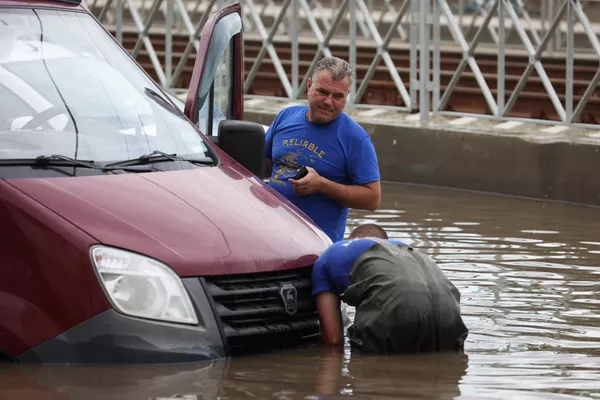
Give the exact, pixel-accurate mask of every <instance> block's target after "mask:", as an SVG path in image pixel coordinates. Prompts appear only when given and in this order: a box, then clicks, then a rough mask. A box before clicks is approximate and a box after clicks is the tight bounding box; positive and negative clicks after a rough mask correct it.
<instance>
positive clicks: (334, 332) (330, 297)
mask: <svg viewBox="0 0 600 400" xmlns="http://www.w3.org/2000/svg"><path fill="white" fill-rule="evenodd" d="M316 300H317V311H318V313H319V322H320V324H321V340H322V341H323V344H325V345H328V346H343V344H344V331H343V327H342V313H341V312H340V299H339V297H338V296H337V295H336V294H334V293H332V292H321V293H319V294H317V297H316Z"/></svg>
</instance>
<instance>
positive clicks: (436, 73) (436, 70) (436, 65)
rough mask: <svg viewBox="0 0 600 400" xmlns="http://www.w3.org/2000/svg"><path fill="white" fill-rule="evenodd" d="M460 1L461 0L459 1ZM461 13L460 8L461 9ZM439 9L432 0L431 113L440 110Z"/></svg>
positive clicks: (436, 2)
mask: <svg viewBox="0 0 600 400" xmlns="http://www.w3.org/2000/svg"><path fill="white" fill-rule="evenodd" d="M461 3H462V1H461ZM461 14H462V9H461ZM441 15H442V14H441V10H440V5H439V3H438V0H433V21H432V23H433V113H434V114H435V113H436V112H438V111H441V110H440V84H441V82H440V75H441V65H440V63H441V54H440V52H441V49H440V17H441Z"/></svg>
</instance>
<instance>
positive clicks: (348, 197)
mask: <svg viewBox="0 0 600 400" xmlns="http://www.w3.org/2000/svg"><path fill="white" fill-rule="evenodd" d="M307 169H308V175H306V176H305V177H304V178H302V179H299V180H295V179H290V180H289V181H290V182H291V183H292V184H293V185H294V190H295V192H296V193H297V194H298V195H307V194H311V193H315V192H319V193H323V194H324V195H325V196H328V197H330V198H332V199H333V200H335V201H337V202H338V203H340V204H342V205H343V206H344V207H349V208H355V209H362V210H370V211H375V210H376V209H377V207H379V203H380V202H381V184H380V182H379V181H375V182H370V183H366V184H364V185H343V184H341V183H337V182H333V181H330V180H329V179H326V178H324V177H322V176H321V175H319V173H318V172H317V171H315V170H314V169H313V168H311V167H307Z"/></svg>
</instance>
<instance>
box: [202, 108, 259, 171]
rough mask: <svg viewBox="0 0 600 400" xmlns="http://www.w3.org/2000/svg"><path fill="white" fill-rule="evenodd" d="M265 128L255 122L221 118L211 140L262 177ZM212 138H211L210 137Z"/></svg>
mask: <svg viewBox="0 0 600 400" xmlns="http://www.w3.org/2000/svg"><path fill="white" fill-rule="evenodd" d="M265 138H266V134H265V129H264V128H263V126H262V125H260V124H258V123H256V122H249V121H236V120H223V121H221V122H220V123H219V136H218V139H217V140H214V139H213V142H215V144H217V145H218V146H219V147H220V148H221V150H223V151H224V152H225V153H227V154H229V156H230V157H231V158H233V159H234V160H236V161H237V162H239V163H240V164H242V165H243V166H244V167H245V168H246V169H248V170H249V171H250V172H252V173H253V174H254V175H256V176H258V177H260V178H262V177H263V175H264V168H265ZM211 139H212V138H211Z"/></svg>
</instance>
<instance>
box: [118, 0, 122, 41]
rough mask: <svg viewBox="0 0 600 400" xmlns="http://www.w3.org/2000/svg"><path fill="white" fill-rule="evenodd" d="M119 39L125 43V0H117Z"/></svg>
mask: <svg viewBox="0 0 600 400" xmlns="http://www.w3.org/2000/svg"><path fill="white" fill-rule="evenodd" d="M117 41H118V42H119V43H123V0H117Z"/></svg>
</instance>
